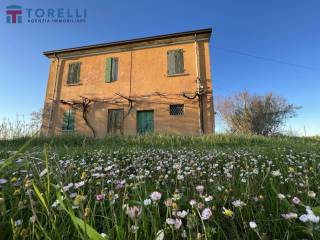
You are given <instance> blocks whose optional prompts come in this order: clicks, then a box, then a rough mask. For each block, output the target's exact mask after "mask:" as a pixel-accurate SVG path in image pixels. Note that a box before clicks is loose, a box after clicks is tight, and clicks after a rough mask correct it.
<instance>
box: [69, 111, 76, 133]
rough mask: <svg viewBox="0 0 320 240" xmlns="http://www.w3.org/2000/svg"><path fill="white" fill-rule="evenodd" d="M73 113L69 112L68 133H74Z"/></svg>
mask: <svg viewBox="0 0 320 240" xmlns="http://www.w3.org/2000/svg"><path fill="white" fill-rule="evenodd" d="M74 115H75V114H74V111H72V110H69V125H68V130H69V131H74V122H75V116H74Z"/></svg>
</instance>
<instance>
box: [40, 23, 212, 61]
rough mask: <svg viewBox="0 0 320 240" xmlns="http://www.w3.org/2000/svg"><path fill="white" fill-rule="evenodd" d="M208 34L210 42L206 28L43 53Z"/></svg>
mask: <svg viewBox="0 0 320 240" xmlns="http://www.w3.org/2000/svg"><path fill="white" fill-rule="evenodd" d="M206 33H207V34H209V40H210V37H211V33H212V28H205V29H199V30H193V31H187V32H179V33H171V34H164V35H158V36H152V37H144V38H136V39H131V40H123V41H116V42H109V43H101V44H94V45H87V46H81V47H75V48H65V49H58V50H51V51H45V52H43V55H45V56H47V57H50V56H51V55H56V54H59V53H69V52H74V51H81V50H90V49H95V48H103V47H112V46H120V45H125V44H131V43H139V42H144V41H152V40H161V39H167V38H175V37H184V36H190V35H195V34H206Z"/></svg>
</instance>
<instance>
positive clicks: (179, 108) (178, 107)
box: [170, 104, 184, 115]
mask: <svg viewBox="0 0 320 240" xmlns="http://www.w3.org/2000/svg"><path fill="white" fill-rule="evenodd" d="M183 114H184V104H174V105H170V115H183Z"/></svg>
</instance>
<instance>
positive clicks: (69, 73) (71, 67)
mask: <svg viewBox="0 0 320 240" xmlns="http://www.w3.org/2000/svg"><path fill="white" fill-rule="evenodd" d="M73 72H74V68H73V65H72V63H69V71H68V80H67V83H73V75H74V73H73Z"/></svg>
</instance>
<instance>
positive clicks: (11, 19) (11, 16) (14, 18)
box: [6, 5, 22, 23]
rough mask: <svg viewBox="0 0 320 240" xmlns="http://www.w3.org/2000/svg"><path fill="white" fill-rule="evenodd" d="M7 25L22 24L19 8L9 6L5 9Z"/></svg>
mask: <svg viewBox="0 0 320 240" xmlns="http://www.w3.org/2000/svg"><path fill="white" fill-rule="evenodd" d="M6 13H7V23H17V22H18V23H22V16H21V15H22V10H21V7H20V6H17V5H11V6H8V7H7V12H6Z"/></svg>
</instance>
